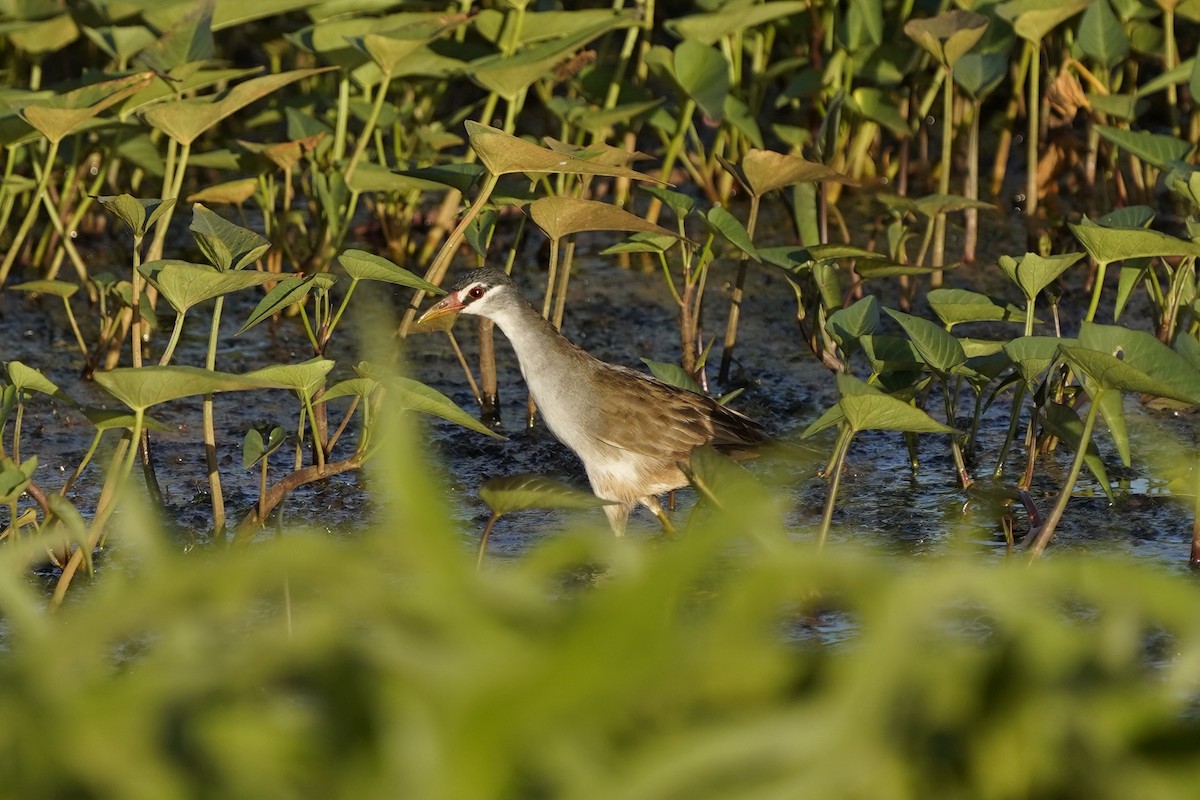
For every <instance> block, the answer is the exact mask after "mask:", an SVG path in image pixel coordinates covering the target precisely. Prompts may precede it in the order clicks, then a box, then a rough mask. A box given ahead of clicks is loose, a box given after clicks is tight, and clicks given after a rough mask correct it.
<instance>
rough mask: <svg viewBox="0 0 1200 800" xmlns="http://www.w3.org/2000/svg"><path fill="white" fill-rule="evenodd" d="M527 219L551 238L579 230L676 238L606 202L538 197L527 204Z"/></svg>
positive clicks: (558, 196) (563, 197) (668, 232)
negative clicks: (636, 232) (632, 232)
mask: <svg viewBox="0 0 1200 800" xmlns="http://www.w3.org/2000/svg"><path fill="white" fill-rule="evenodd" d="M529 216H530V218H531V219H532V220H533V221H534V222H536V223H537V226H538V227H539V228H541V229H542V230H543V231H545V232H546V235H547V236H549V237H550V238H551V239H561V238H562V237H564V236H570V235H571V234H573V233H581V232H583V231H643V232H646V233H657V234H660V235H663V236H675V237H677V238H678V234H674V233H672V232H671V231H669V230H667V229H666V228H663V227H660V226H658V225H655V224H654V223H653V222H649V221H647V220H645V219H643V218H642V217H639V216H638V215H636V214H631V213H629V212H628V211H626V210H624V209H622V208H617V207H616V206H614V205H612V204H610V203H601V202H599V201H596V200H581V199H579V198H577V197H565V196H562V195H553V196H551V197H540V198H538V199H537V200H534V201H533V202H532V203H530V205H529Z"/></svg>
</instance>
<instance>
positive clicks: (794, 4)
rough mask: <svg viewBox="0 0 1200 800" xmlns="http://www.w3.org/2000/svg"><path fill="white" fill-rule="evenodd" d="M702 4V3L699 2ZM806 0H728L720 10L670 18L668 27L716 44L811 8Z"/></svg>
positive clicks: (703, 42) (677, 33)
mask: <svg viewBox="0 0 1200 800" xmlns="http://www.w3.org/2000/svg"><path fill="white" fill-rule="evenodd" d="M698 5H699V4H698ZM808 7H809V4H808V2H806V0H798V1H797V0H789V1H788V2H773V3H763V4H759V5H747V4H744V3H729V4H725V7H723V8H720V9H719V10H717V11H712V12H709V13H706V14H692V15H690V16H686V17H676V18H674V19H668V20H667V21H666V23H665V26H666V28H667V30H669V31H670V32H671V33H673V34H675V35H676V36H677V37H679V38H680V39H693V40H695V41H697V42H699V43H701V44H706V45H708V44H713V43H715V42H716V41H718V40H719V39H722V38H724V37H726V36H733V35H734V34H736V33H737V32H738V31H742V30H745V29H746V28H755V27H758V26H759V25H762V24H764V23H767V22H771V21H773V20H777V19H782V18H783V17H789V16H792V15H795V14H800V13H801V12H805V11H807V10H808Z"/></svg>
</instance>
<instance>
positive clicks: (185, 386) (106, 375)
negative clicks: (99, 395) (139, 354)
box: [95, 366, 261, 411]
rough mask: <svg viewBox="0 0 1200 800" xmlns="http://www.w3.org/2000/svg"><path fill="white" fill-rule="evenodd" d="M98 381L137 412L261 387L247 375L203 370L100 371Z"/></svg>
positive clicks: (168, 367)
mask: <svg viewBox="0 0 1200 800" xmlns="http://www.w3.org/2000/svg"><path fill="white" fill-rule="evenodd" d="M95 381H96V383H97V384H99V386H100V387H101V388H102V389H104V390H105V391H106V392H108V393H109V394H111V395H112V396H113V397H115V398H116V399H118V400H120V401H121V402H122V403H124V404H125V405H127V406H129V407H130V408H131V409H133V410H134V411H144V410H145V409H147V408H150V407H151V406H154V405H157V404H159V403H165V402H168V401H170V400H178V399H179V398H181V397H191V396H193V395H201V394H212V393H215V392H237V391H244V390H246V389H258V388H261V384H260V383H258V382H255V381H254V380H251V379H250V378H248V377H247V376H244V375H233V374H231V373H228V372H216V371H214V370H210V369H201V368H200V367H175V366H167V367H141V368H139V369H135V368H133V367H119V368H117V369H113V370H109V371H107V372H97V373H96V375H95Z"/></svg>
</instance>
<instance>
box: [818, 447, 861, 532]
mask: <svg viewBox="0 0 1200 800" xmlns="http://www.w3.org/2000/svg"><path fill="white" fill-rule="evenodd" d="M855 433H857V431H855V430H854V428H852V427H851V426H850V425H849V424H847V425H846V426H845V427H844V428H842V430H841V432H840V433H839V434H838V439H837V443H836V444H835V445H834V448H833V452H834V461H833V478H832V480H830V482H829V497H827V498H826V499H825V512H824V513H823V514H822V515H821V529H820V530H819V531H818V532H817V549H818V550H820V549H821V548H823V547H824V546H825V540H826V539H827V538H828V537H829V528H830V526H831V525H832V524H833V507H834V505H836V503H837V495H838V487H839V486H840V485H841V483H842V468H843V467H844V466H845V465H846V453H848V452H849V450H850V440H851V439H853V438H854V434H855Z"/></svg>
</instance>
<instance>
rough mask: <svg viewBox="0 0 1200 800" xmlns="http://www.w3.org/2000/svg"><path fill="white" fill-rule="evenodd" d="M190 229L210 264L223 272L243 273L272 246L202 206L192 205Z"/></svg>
mask: <svg viewBox="0 0 1200 800" xmlns="http://www.w3.org/2000/svg"><path fill="white" fill-rule="evenodd" d="M190 230H191V231H192V235H193V236H195V237H196V244H198V245H200V249H201V250H202V251H204V256H205V258H207V259H208V260H209V263H211V264H212V265H213V266H215V267H216V268H217V269H220V270H223V271H224V270H240V269H241V268H242V267H244V266H246V265H247V264H250V263H252V262H254V261H256V260H258V258H259V257H261V256H262V254H263V253H265V252H267V250H269V249H270V247H271V243H270V242H268V241H267V240H266V239H264V238H263V237H262V236H260V235H259V234H257V233H255V232H254V231H252V230H250V229H248V228H243V227H242V226H241V225H236V224H234V223H232V222H230V221H229V220H227V219H225V218H224V217H222V216H221V215H220V214H218V213H216V212H215V211H210V210H209V209H207V208H205V207H204V205H203V204H202V203H196V204H195V205H193V206H192V224H191V228H190Z"/></svg>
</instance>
